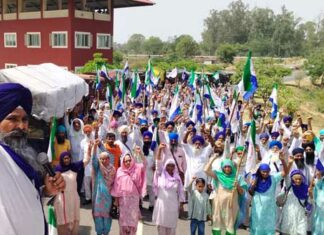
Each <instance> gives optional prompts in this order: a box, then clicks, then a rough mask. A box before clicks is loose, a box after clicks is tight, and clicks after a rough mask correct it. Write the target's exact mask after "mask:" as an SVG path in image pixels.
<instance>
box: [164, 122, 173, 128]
mask: <svg viewBox="0 0 324 235" xmlns="http://www.w3.org/2000/svg"><path fill="white" fill-rule="evenodd" d="M170 125H171V126H173V127H174V126H175V124H174V122H173V121H168V122H166V123H165V127H168V126H170Z"/></svg>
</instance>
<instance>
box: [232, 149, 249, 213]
mask: <svg viewBox="0 0 324 235" xmlns="http://www.w3.org/2000/svg"><path fill="white" fill-rule="evenodd" d="M245 150H246V147H245V146H244V149H243V156H242V157H241V158H239V164H238V167H237V168H236V174H235V181H234V186H236V185H235V184H237V183H238V182H237V179H238V176H239V170H240V167H241V164H242V162H243V158H244V157H245V155H246V153H245ZM236 189H237V187H235V188H233V190H232V192H231V193H232V198H231V200H230V208H232V206H233V201H234V195H235V190H236Z"/></svg>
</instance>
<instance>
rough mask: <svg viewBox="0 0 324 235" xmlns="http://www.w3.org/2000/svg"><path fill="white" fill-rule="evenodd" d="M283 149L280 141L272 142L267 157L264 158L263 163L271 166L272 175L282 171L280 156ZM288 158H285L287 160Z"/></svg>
mask: <svg viewBox="0 0 324 235" xmlns="http://www.w3.org/2000/svg"><path fill="white" fill-rule="evenodd" d="M281 149H282V143H281V142H280V141H278V140H272V141H271V142H270V143H269V150H268V152H267V153H266V155H265V156H263V158H262V163H266V164H269V165H270V168H271V174H275V173H278V172H280V171H282V165H281V161H280V159H279V154H280V152H281ZM287 157H288V156H285V158H287Z"/></svg>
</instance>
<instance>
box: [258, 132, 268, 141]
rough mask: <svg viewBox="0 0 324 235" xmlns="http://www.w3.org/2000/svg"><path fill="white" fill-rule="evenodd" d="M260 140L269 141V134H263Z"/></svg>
mask: <svg viewBox="0 0 324 235" xmlns="http://www.w3.org/2000/svg"><path fill="white" fill-rule="evenodd" d="M259 138H260V140H262V139H267V140H268V139H269V135H268V134H267V133H262V134H260V137H259Z"/></svg>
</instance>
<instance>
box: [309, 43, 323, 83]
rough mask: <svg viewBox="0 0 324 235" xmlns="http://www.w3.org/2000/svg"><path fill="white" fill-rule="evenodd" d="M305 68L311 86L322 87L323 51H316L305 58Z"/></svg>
mask: <svg viewBox="0 0 324 235" xmlns="http://www.w3.org/2000/svg"><path fill="white" fill-rule="evenodd" d="M305 68H306V71H307V73H308V75H309V76H310V78H311V81H312V83H313V85H316V86H320V87H322V88H323V87H324V49H321V50H317V51H315V52H313V53H312V54H311V55H310V56H308V57H307V61H306V62H305Z"/></svg>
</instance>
